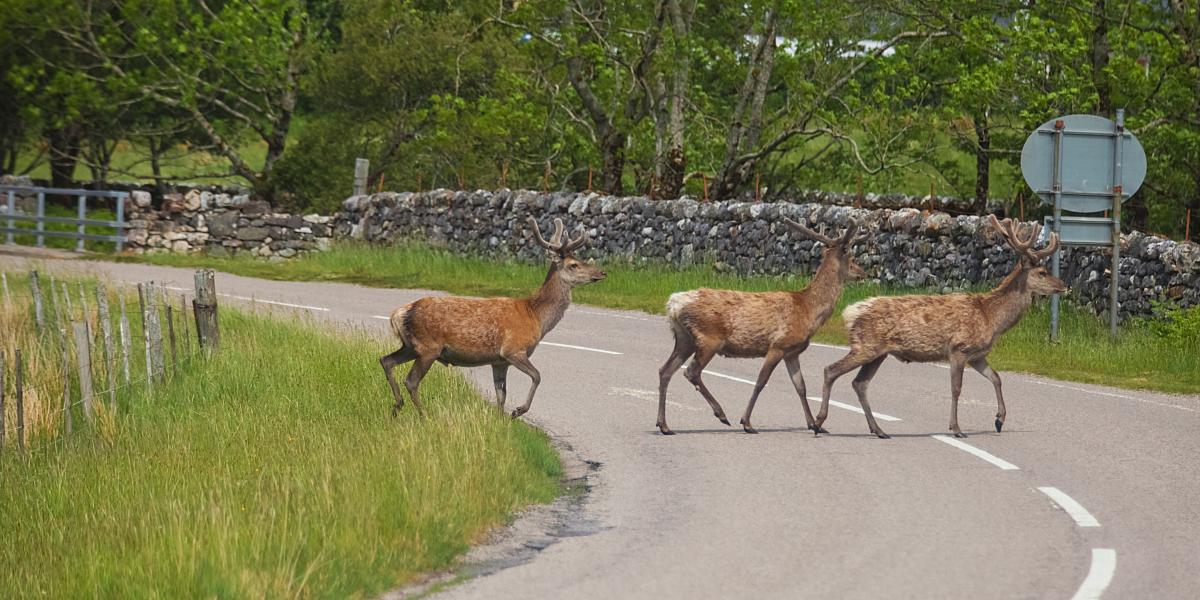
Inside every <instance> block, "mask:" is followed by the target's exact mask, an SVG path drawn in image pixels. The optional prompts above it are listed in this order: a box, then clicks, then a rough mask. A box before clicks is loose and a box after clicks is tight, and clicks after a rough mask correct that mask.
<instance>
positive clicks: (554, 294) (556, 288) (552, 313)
mask: <svg viewBox="0 0 1200 600" xmlns="http://www.w3.org/2000/svg"><path fill="white" fill-rule="evenodd" d="M559 268H560V263H558V262H555V263H553V264H552V265H550V271H549V272H547V273H546V280H545V281H543V282H542V287H540V288H538V291H537V293H536V294H534V295H533V297H531V298H529V309H530V311H532V312H533V314H534V316H535V317H537V320H538V324H539V326H540V327H541V334H540V335H542V336H544V335H546V334H547V333H548V332H549V331H550V330H551V329H554V326H555V325H558V322H559V321H560V320H562V318H563V314H564V313H566V312H567V307H568V306H570V305H571V286H569V285H567V284H566V283H563V280H562V278H561V277H559V276H558V270H559Z"/></svg>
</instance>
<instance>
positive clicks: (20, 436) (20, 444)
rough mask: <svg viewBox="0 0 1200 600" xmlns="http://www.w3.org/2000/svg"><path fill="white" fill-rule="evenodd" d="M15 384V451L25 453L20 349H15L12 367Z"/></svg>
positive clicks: (23, 397)
mask: <svg viewBox="0 0 1200 600" xmlns="http://www.w3.org/2000/svg"><path fill="white" fill-rule="evenodd" d="M14 370H15V372H16V384H17V449H18V450H20V451H21V452H24V451H25V390H24V389H22V387H21V385H22V384H23V383H24V382H22V381H21V375H22V373H21V349H20V348H17V363H16V365H14Z"/></svg>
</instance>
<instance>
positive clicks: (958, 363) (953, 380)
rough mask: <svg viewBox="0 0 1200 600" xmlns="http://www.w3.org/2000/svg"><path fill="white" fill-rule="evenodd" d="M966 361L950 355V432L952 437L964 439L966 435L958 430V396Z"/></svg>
mask: <svg viewBox="0 0 1200 600" xmlns="http://www.w3.org/2000/svg"><path fill="white" fill-rule="evenodd" d="M964 366H966V359H965V358H964V357H962V356H959V355H954V354H952V355H950V431H952V432H954V437H956V438H965V437H967V436H966V434H964V433H963V432H962V429H959V428H958V396H959V394H961V393H962V376H963V367H964Z"/></svg>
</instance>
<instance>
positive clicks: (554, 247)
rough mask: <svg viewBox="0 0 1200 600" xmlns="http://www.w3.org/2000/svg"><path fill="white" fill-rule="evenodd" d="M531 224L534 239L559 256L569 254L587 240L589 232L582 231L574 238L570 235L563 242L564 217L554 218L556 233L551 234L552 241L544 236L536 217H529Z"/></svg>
mask: <svg viewBox="0 0 1200 600" xmlns="http://www.w3.org/2000/svg"><path fill="white" fill-rule="evenodd" d="M529 224H530V226H532V227H533V234H534V240H535V241H537V243H538V245H539V246H541V247H543V248H545V249H546V250H549V251H550V252H553V253H555V254H558V255H559V256H567V255H568V254H570V253H572V252H574V251H575V250H576V249H577V248H579V247H580V246H582V245H583V243H584V242H586V241H587V234H586V233H584V232H580V233H579V235H577V236H575V237H574V238H570V237H568V238H567V241H566V242H563V230H564V227H563V221H562V219H554V235H552V236H550V241H548V242H547V241H546V239H545V238H543V237H542V230H541V229H540V228H538V224H537V220H536V219H534V218H533V217H529Z"/></svg>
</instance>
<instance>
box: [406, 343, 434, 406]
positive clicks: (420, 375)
mask: <svg viewBox="0 0 1200 600" xmlns="http://www.w3.org/2000/svg"><path fill="white" fill-rule="evenodd" d="M440 352H441V351H440V350H439V351H438V353H434V354H427V355H424V356H418V357H417V360H416V362H414V363H413V366H412V368H411V369H409V370H408V377H405V378H404V387H405V388H407V389H408V396H409V397H410V398H412V403H413V406H415V407H416V409H417V414H419V415H421V416H425V411H424V410H422V409H421V403H420V402H419V401H418V400H417V387H418V386H420V385H421V380H422V379H424V378H425V374H426V373H428V372H429V367H432V366H433V363H434V361H436V360H437V357H438V354H439V353H440Z"/></svg>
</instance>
